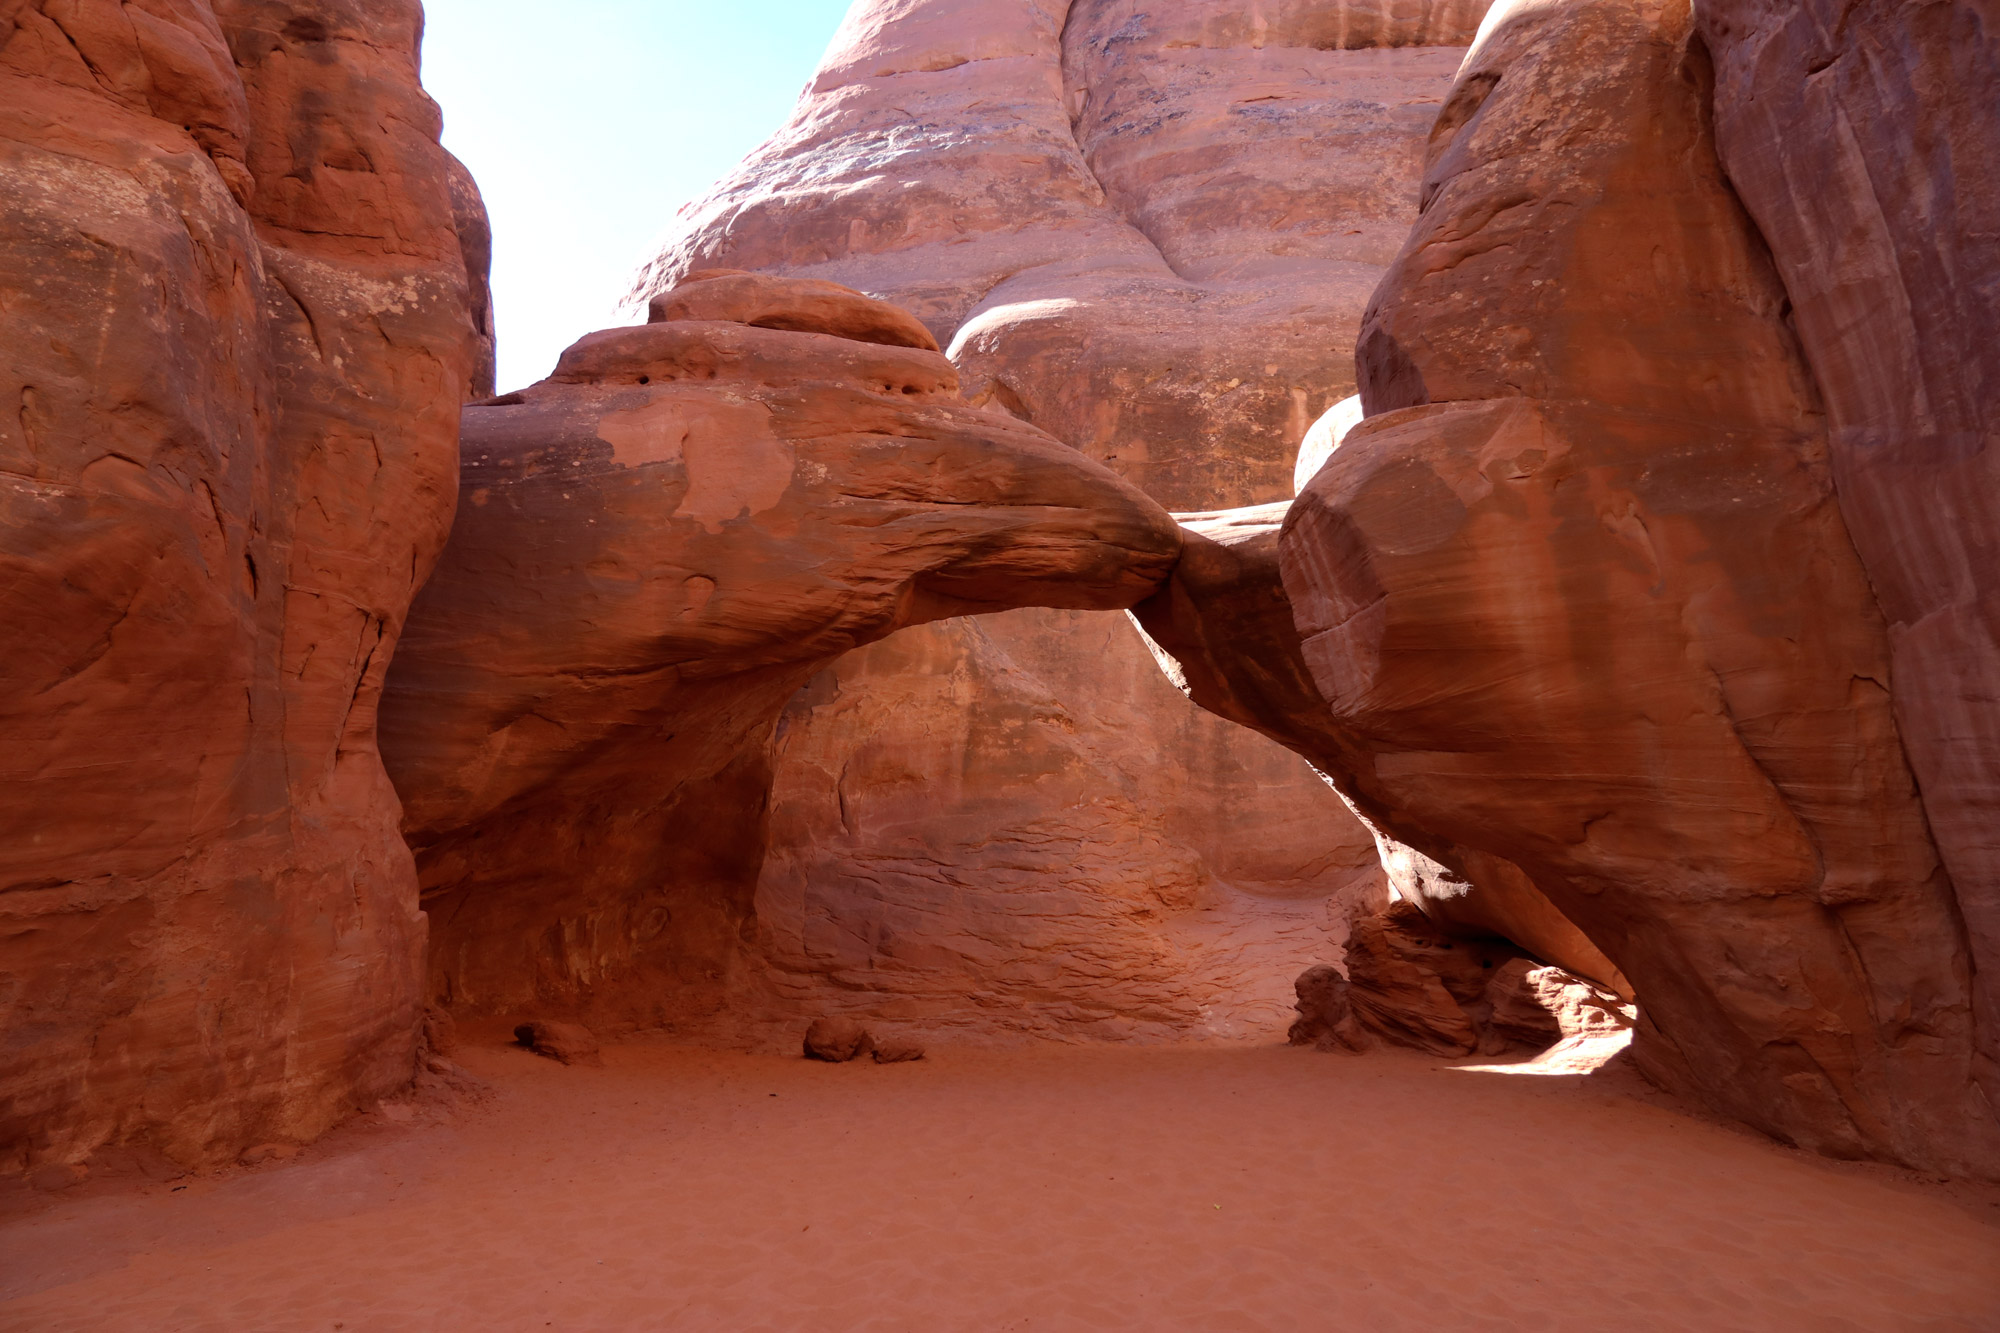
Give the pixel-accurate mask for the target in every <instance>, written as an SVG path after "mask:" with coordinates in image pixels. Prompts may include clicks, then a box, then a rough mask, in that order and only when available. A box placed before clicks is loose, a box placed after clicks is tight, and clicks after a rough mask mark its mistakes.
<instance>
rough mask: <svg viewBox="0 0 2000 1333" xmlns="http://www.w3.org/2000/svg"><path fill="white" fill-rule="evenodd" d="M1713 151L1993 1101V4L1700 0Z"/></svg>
mask: <svg viewBox="0 0 2000 1333" xmlns="http://www.w3.org/2000/svg"><path fill="white" fill-rule="evenodd" d="M1700 20H1701V29H1702V33H1703V35H1704V36H1705V37H1706V38H1707V40H1708V45H1709V48H1710V49H1711V50H1712V51H1713V52H1714V53H1715V60H1716V65H1717V80H1716V92H1715V102H1716V112H1715V114H1716V138H1717V141H1718V144H1719V146H1720V148H1721V152H1722V162H1723V165H1724V167H1725V168H1727V170H1728V172H1729V179H1730V184H1731V185H1732V186H1734V187H1735V190H1736V192H1737V194H1738V195H1739V196H1740V197H1741V198H1742V200H1743V202H1744V204H1745V206H1746V207H1747V208H1748V209H1749V212H1750V215H1751V217H1752V218H1754V219H1755V221H1756V223H1757V227H1758V230H1759V231H1760V232H1761V233H1762V235H1763V237H1764V240H1765V241H1766V242H1767V243H1768V244H1769V246H1770V247H1771V253H1772V257H1773V258H1774V259H1775V260H1776V262H1777V266H1778V272H1779V274H1780V276H1781V277H1782V278H1783V279H1784V283H1785V292H1786V295H1787V296H1788V297H1789V298H1790V299H1791V302H1792V320H1793V323H1794V324H1795V325H1796V327H1797V329H1798V334H1799V340H1800V342H1801V344H1802V345H1803V347H1804V351H1805V357H1806V362H1807V364H1808V365H1810V366H1811V368H1812V371H1813V375H1814V378H1815V380H1816V381H1817V382H1818V384H1819V387H1820V392H1821V395H1822V397H1823V398H1824V400H1825V404H1826V412H1827V418H1828V422H1829V425H1830V428H1831V430H1830V445H1831V456H1832V464H1833V475H1834V479H1835V481H1836V483H1837V485H1838V489H1839V495H1840V508H1841V512H1842V514H1844V515H1845V516H1846V519H1847V527H1848V531H1849V532H1850V533H1851V534H1852V536H1853V538H1854V544H1855V548H1856V550H1858V551H1859V552H1860V555H1861V563H1862V565H1863V566H1864V567H1865V568H1866V569H1867V571H1868V580H1869V584H1870V586H1871V587H1872V588H1873V589H1874V592H1875V596H1876V599H1877V600H1878V601H1879V602H1880V604H1881V607H1882V613H1883V615H1884V617H1885V618H1886V619H1887V621H1888V624H1889V650H1890V666H1891V668H1892V675H1891V676H1890V678H1889V680H1890V687H1891V692H1892V694H1893V696H1894V699H1895V707H1896V720H1897V723H1898V724H1899V727H1900V729H1901V732H1902V738H1903V746H1904V748H1905V750H1906V751H1907V752H1908V754H1909V757H1910V763H1911V766H1912V767H1913V768H1914V769H1915V771H1916V776H1917V781H1918V784H1919V786H1920V788H1921V790H1922V792H1923V801H1924V811H1925V813H1926V815H1927V816H1928V818H1929V823H1930V827H1931V832H1932V834H1933V835H1934V836H1935V837H1936V839H1937V845H1938V851H1939V852H1940V854H1941V855H1942V856H1943V858H1944V864H1945V869H1946V870H1947V871H1949V872H1950V875H1951V879H1952V884H1953V886H1954V888H1955V890H1956V893H1957V899H1958V907H1959V911H1960V912H1961V913H1962V914H1963V916H1964V918H1965V924H1966V928H1967V931H1968V934H1969V936H1970V941H1971V949H1972V957H1973V961H1974V963H1975V977H1974V982H1975V986H1976V988H1977V995H1978V999H1979V1002H1980V1014H1979V1018H1980V1048H1981V1051H1982V1056H1983V1058H1982V1061H1981V1077H1982V1079H1983V1080H1984V1082H1985V1086H1986V1098H1987V1101H1988V1104H1989V1105H1992V1106H2000V690H1996V688H1995V682H1996V681H2000V245H1996V244H1995V240H1994V238H1995V237H1996V236H2000V114H1996V112H1995V109H1994V107H1995V100H1996V98H2000V10H1996V8H1995V7H1994V5H1993V4H1991V3H1990V0H1955V2H1954V3H1948V4H1925V5H1909V4H1896V3H1893V0H1804V2H1803V3H1797V2H1795V0H1785V2H1784V3H1777V2H1776V0H1727V2H1726V3H1713V4H1704V5H1703V6H1701V9H1700Z"/></svg>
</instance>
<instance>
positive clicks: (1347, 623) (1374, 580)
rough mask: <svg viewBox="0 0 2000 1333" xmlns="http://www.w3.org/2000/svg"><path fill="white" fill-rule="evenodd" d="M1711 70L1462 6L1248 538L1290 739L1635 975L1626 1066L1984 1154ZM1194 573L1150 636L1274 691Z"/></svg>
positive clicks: (1922, 884)
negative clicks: (1261, 576)
mask: <svg viewBox="0 0 2000 1333" xmlns="http://www.w3.org/2000/svg"><path fill="white" fill-rule="evenodd" d="M1777 81H1778V83H1779V84H1780V85H1781V86H1783V84H1784V80H1783V78H1782V76H1779V77H1778V80H1777ZM1714 87H1715V84H1714V68H1713V66H1712V64H1711V61H1710V57H1709V53H1708V51H1707V49H1706V46H1705V44H1704V43H1703V41H1702V40H1701V38H1700V36H1699V34H1698V33H1697V31H1696V28H1695V23H1694V18H1693V16H1692V14H1691V13H1690V10H1689V6H1688V5H1687V4H1686V3H1685V0H1571V2H1570V3H1538V2H1536V0H1509V2H1507V3H1503V4H1501V5H1498V6H1496V7H1495V8H1494V10H1493V11H1492V13H1491V14H1489V16H1488V18H1487V20H1486V25H1485V27H1484V28H1483V30H1482V33H1481V36H1480V39H1479V41H1478V43H1477V44H1476V45H1475V47H1474V48H1473V51H1472V53H1471V54H1470V56H1469V57H1468V59H1467V61H1466V64H1465V67H1464V69H1463V70H1462V71H1461V73H1460V76H1459V79H1458V81H1457V84H1456V85H1455V87H1454V90H1453V93H1452V95H1451V98H1450V100H1449V101H1448V102H1447V103H1446V106H1445V109H1444V111H1443V112H1442V114H1441V115H1440V117H1439V121H1438V127H1437V129H1436V131H1435V132H1434V134H1433V138H1432V142H1431V147H1430V155H1429V165H1428V168H1427V171H1426V177H1425V185H1424V194H1423V215H1422V218H1421V220H1420V221H1419V223H1418V225H1417V227H1416V229H1415V231H1414V232H1413V233H1412V235H1411V237H1410V239H1409V241H1408V242H1407V244H1406V245H1405V247H1404V249H1403V252H1402V253H1401V255H1400V256H1399V257H1398V260H1397V262H1396V264H1395V265H1394V266H1392V268H1391V270H1390V272H1389V274H1388V276H1387V277H1386V278H1385V280H1384V282H1383V284H1382V287H1381V288H1380V290H1379V291H1378V293H1377V296H1376V298H1375V301H1374V303H1373V304H1372V306H1371V309H1370V311H1369V314H1368V317H1367V320H1366V322H1365V323H1364V326H1363V332H1362V337H1361V342H1360V350H1359V365H1360V370H1361V392H1362V397H1363V400H1364V402H1365V404H1366V406H1367V409H1368V413H1369V415H1368V417H1367V419H1366V420H1365V421H1363V422H1362V423H1361V424H1360V425H1359V426H1357V427H1355V428H1354V429H1353V430H1352V431H1350V432H1349V433H1348V434H1347V435H1346V436H1345V438H1344V440H1343V441H1342V442H1341V444H1340V445H1339V447H1338V448H1337V449H1335V450H1334V451H1333V452H1332V454H1331V456H1330V458H1329V460H1328V461H1327V463H1326V464H1325V465H1324V466H1323V467H1322V468H1321V469H1320V470H1319V471H1318V473H1317V474H1316V475H1315V476H1314V478H1313V479H1312V481H1311V482H1310V483H1309V484H1308V486H1307V487H1306V489H1305V491H1304V492H1303V493H1302V494H1301V496H1300V497H1299V499H1298V500H1297V502H1296V503H1295V504H1294V505H1293V506H1292V507H1291V509H1290V510H1289V512H1288V513H1287V515H1286V517H1285V520H1284V526H1283V529H1282V532H1281V534H1280V536H1279V539H1278V548H1279V549H1278V553H1279V561H1280V566H1281V572H1282V576H1283V583H1284V588H1285V593H1286V595H1287V597H1288V599H1289V601H1290V603H1291V607H1292V613H1293V618H1294V621H1295V624H1296V628H1297V630H1298V631H1299V634H1300V636H1301V649H1302V655H1303V659H1304V662H1305V665H1306V668H1307V670H1308V671H1309V672H1310V675H1311V678H1312V683H1313V685H1314V686H1315V687H1316V690H1317V693H1318V694H1319V695H1320V697H1321V698H1322V699H1323V700H1324V701H1325V707H1324V710H1323V711H1320V712H1318V713H1315V714H1311V715H1309V716H1308V717H1307V718H1306V719H1305V723H1304V725H1302V726H1300V727H1298V728H1295V730H1294V737H1295V742H1296V743H1299V744H1300V746H1301V748H1302V749H1305V750H1306V751H1307V752H1308V753H1311V754H1313V755H1314V757H1315V758H1317V759H1320V760H1321V761H1322V762H1323V763H1324V764H1325V765H1326V767H1327V768H1328V770H1329V771H1330V772H1332V773H1333V774H1334V775H1335V777H1336V780H1337V781H1339V782H1341V783H1342V785H1343V786H1344V787H1345V788H1346V789H1347V790H1349V792H1350V793H1351V794H1352V795H1353V797H1354V798H1355V800H1356V803H1357V805H1359V806H1360V807H1361V808H1362V809H1363V810H1364V811H1366V812H1368V813H1369V814H1370V815H1371V817H1375V818H1377V819H1378V820H1379V821H1380V822H1381V823H1382V824H1383V825H1384V826H1386V827H1388V828H1389V829H1390V830H1391V831H1392V832H1394V833H1395V834H1396V835H1397V836H1398V837H1401V838H1404V839H1406V840H1407V841H1408V842H1409V843H1410V844H1411V845H1413V846H1416V847H1419V848H1426V849H1428V850H1432V851H1435V852H1436V853H1437V854H1438V855H1439V856H1440V858H1441V859H1442V860H1444V861H1446V862H1448V863H1449V862H1451V861H1454V860H1456V861H1458V862H1459V863H1460V864H1458V866H1457V867H1456V868H1457V869H1459V870H1460V871H1465V872H1468V877H1469V878H1470V879H1471V880H1472V881H1473V882H1474V883H1475V884H1479V883H1480V882H1481V880H1482V878H1483V876H1482V873H1481V870H1480V868H1479V867H1478V866H1477V865H1474V864H1472V863H1470V862H1469V861H1468V860H1467V859H1466V858H1467V854H1468V853H1470V854H1476V855H1478V856H1482V857H1498V858H1501V859H1503V860H1504V861H1505V862H1506V863H1507V864H1509V865H1511V866H1513V867H1515V868H1517V869H1518V870H1519V871H1520V872H1522V873H1523V874H1524V875H1525V876H1526V877H1527V879H1528V880H1529V881H1530V884H1531V887H1532V888H1533V889H1535V890H1537V891H1538V892H1539V893H1540V894H1542V895H1545V896H1546V898H1547V899H1548V900H1549V901H1550V902H1552V903H1553V904H1554V906H1555V907H1556V908H1557V909H1559V910H1560V912H1561V913H1562V914H1563V915H1564V916H1565V917H1566V918H1567V919H1568V920H1569V921H1570V922H1573V923H1574V924H1575V925H1576V926H1577V927H1579V928H1581V930H1582V931H1583V932H1584V933H1585V934H1586V935H1587V936H1588V938H1589V941H1590V943H1592V944H1594V945H1595V946H1597V947H1598V948H1600V949H1601V950H1602V951H1603V953H1604V954H1605V955H1606V956H1608V958H1609V960H1610V961H1611V962H1612V963H1613V964H1615V965H1616V966H1617V967H1618V968H1619V969H1621V970H1622V972H1623V973H1624V974H1625V976H1626V977H1629V979H1630V982H1631V984H1632V986H1633V987H1634V988H1635V990H1636V992H1637V995H1638V999H1639V1004H1640V1008H1641V1013H1642V1021H1641V1025H1640V1029H1639V1032H1638V1036H1637V1041H1636V1043H1635V1047H1634V1049H1635V1053H1636V1054H1637V1055H1638V1057H1639V1058H1640V1059H1641V1060H1642V1062H1643V1063H1644V1065H1645V1066H1646V1067H1647V1069H1648V1071H1649V1072H1650V1073H1651V1074H1652V1075H1653V1076H1654V1077H1655V1078H1657V1079H1659V1080H1660V1081H1662V1082H1665V1083H1668V1084H1670V1085H1673V1086H1678V1087H1681V1088H1684V1089H1686V1090H1687V1091H1689V1092H1691V1093H1692V1094H1694V1095H1696V1096H1699V1097H1701V1098H1703V1099H1705V1100H1706V1101H1708V1102H1709V1103H1710V1104H1711V1105H1713V1106H1716V1107H1718V1108H1719V1109H1722V1110H1724V1111H1726V1112H1728V1113H1729V1114H1732V1115H1734V1116H1737V1117H1739V1118H1741V1119H1743V1120H1745V1121H1748V1122H1749V1123H1751V1124H1754V1125H1757V1126H1759V1127H1761V1128H1763V1129H1765V1130H1767V1131H1769V1132H1771V1133H1773V1134H1775V1135H1777V1136H1779V1137H1782V1138H1785V1139H1788V1140H1790V1141H1792V1142H1795V1143H1799V1144H1802V1145H1806V1146H1810V1147H1813V1148H1815V1149H1818V1150H1820V1151H1824V1152H1829V1153H1833V1154H1836V1155H1844V1156H1863V1155H1866V1156H1879V1157H1886V1158H1889V1159H1892V1160H1897V1161H1902V1162H1906V1163H1909V1164H1912V1165H1917V1166H1921V1167H1924V1168H1927V1169H1933V1170H1944V1171H1949V1172H1954V1173H1973V1174H1993V1173H1995V1172H1996V1171H2000V1126H1996V1124H1995V1121H1994V1118H1993V1114H1992V1107H1991V1104H1990V1103H1989V1102H1987V1101H1986V1100H1985V1099H1984V1097H1983V1096H1982V1095H1981V1094H1980V1091H1979V1089H1978V1088H1977V1087H1976V1085H1975V1082H1974V1074H1975V1060H1974V1025H1973V1014H1972V990H1971V986H1972V979H1973V970H1972V955H1971V953H1970V950H1969V948H1968V942H1967V937H1966V931H1965V928H1964V925H1963V922H1962V919H1961V916H1960V914H1959V911H1958V908H1957V905H1956V903H1955V901H1954V896H1953V891H1952V881H1951V879H1950V877H1949V876H1948V874H1947V871H1946V867H1945V865H1944V863H1943V862H1942V860H1941V859H1940V856H1939V849H1938V845H1937V844H1936V843H1935V842H1934V841H1933V838H1932V835H1931V831H1930V824H1929V822H1928V821H1927V819H1926V812H1925V808H1924V805H1923V802H1922V800H1920V797H1919V791H1918V782H1917V779H1916V776H1915V775H1914V774H1913V772H1912V770H1911V767H1910V764H1909V762H1908V761H1907V760H1906V757H1905V748H1904V742H1903V738H1902V735H1901V734H1900V732H1899V729H1898V724H1897V718H1898V715H1899V713H1902V712H1907V711H1908V710H1907V709H1899V708H1897V707H1894V706H1892V697H1891V689H1890V681H1891V680H1892V676H1891V671H1890V667H1891V662H1890V637H1889V630H1888V625H1887V623H1885V617H1884V615H1883V613H1882V610H1881V608H1880V606H1879V605H1878V602H1877V597H1876V593H1875V590H1874V589H1873V588H1872V587H1871V583H1870V578H1869V574H1868V571H1867V569H1866V568H1865V567H1864V564H1863V561H1862V559H1861V558H1860V557H1859V556H1858V555H1857V552H1856V544H1855V542H1854V540H1853V538H1852V537H1851V536H1850V531H1849V525H1848V523H1847V522H1846V521H1845V518H1844V516H1843V506H1842V504H1841V503H1840V502H1839V501H1838V500H1837V499H1836V482H1837V477H1838V475H1839V474H1838V472H1837V470H1836V468H1835V467H1834V466H1833V465H1832V462H1831V458H1830V453H1831V450H1830V442H1829V413H1828V411H1827V408H1826V405H1825V400H1824V399H1823V398H1822V396H1821V394H1820V391H1819V388H1818V386H1817V383H1816V380H1815V376H1814V374H1813V373H1812V369H1811V367H1810V366H1809V363H1808V357H1807V352H1806V348H1805V347H1804V346H1803V345H1802V342H1801V338H1800V336H1799V334H1796V333H1795V332H1794V329H1793V324H1792V321H1791V319H1790V317H1789V316H1790V315H1791V312H1792V302H1791V301H1790V299H1789V297H1788V291H1787V288H1786V286H1785V283H1784V281H1783V277H1782V271H1781V269H1780V267H1779V266H1778V265H1777V264H1775V263H1774V262H1773V258H1772V252H1771V251H1770V250H1769V249H1768V248H1767V247H1766V245H1765V243H1764V241H1763V238H1762V236H1761V235H1760V233H1759V232H1758V230H1757V228H1756V226H1755V225H1754V223H1753V221H1752V219H1751V218H1750V216H1749V215H1748V214H1747V213H1745V211H1744V209H1743V207H1742V205H1741V204H1740V203H1739V201H1738V199H1737V196H1736V194H1735V192H1734V191H1733V189H1732V188H1731V185H1730V182H1729V180H1728V179H1727V178H1726V177H1725V176H1724V173H1723V162H1722V160H1721V159H1720V158H1719V157H1718V153H1717V141H1716V138H1715V122H1714V119H1713V111H1714V107H1715V101H1714ZM1780 100H1782V99H1780ZM1803 331H1804V325H1803V324H1802V325H1801V332H1803ZM1942 354H1943V355H1945V356H1947V357H1948V356H1949V355H1951V349H1950V347H1949V346H1947V347H1945V348H1944V349H1943V351H1942ZM1199 574H1200V569H1199V568H1198V567H1191V568H1190V569H1189V570H1187V571H1184V573H1183V574H1181V575H1177V584H1178V585H1180V587H1181V591H1182V594H1183V595H1182V596H1181V597H1180V598H1179V599H1178V605H1177V606H1170V607H1166V608H1164V609H1162V608H1155V610H1154V612H1152V613H1149V616H1148V619H1149V623H1150V622H1152V621H1156V620H1157V621H1161V623H1162V624H1163V630H1162V634H1163V637H1164V638H1172V637H1173V636H1174V635H1176V634H1178V636H1179V637H1180V638H1181V639H1183V640H1186V641H1187V642H1188V643H1189V644H1191V645H1192V648H1191V650H1190V652H1189V660H1190V662H1191V663H1192V666H1191V667H1189V668H1187V669H1185V670H1184V674H1186V675H1187V676H1188V677H1189V678H1190V681H1191V685H1192V683H1193V682H1194V681H1195V680H1197V679H1198V678H1202V677H1204V675H1206V676H1208V677H1213V678H1214V679H1212V680H1211V681H1210V683H1209V685H1208V688H1210V689H1211V690H1212V691H1215V692H1217V693H1218V697H1221V698H1224V699H1225V700H1226V701H1230V702H1232V703H1233V704H1236V705H1239V706H1243V707H1246V708H1248V707H1250V706H1253V705H1255V704H1256V702H1257V701H1258V699H1260V698H1267V699H1268V698H1280V697H1282V695H1283V684H1284V682H1283V681H1282V680H1280V681H1277V682H1276V684H1272V683H1270V682H1259V681H1258V680H1256V679H1255V678H1254V677H1252V676H1248V675H1246V674H1245V673H1244V671H1243V670H1242V669H1241V668H1233V667H1227V664H1226V662H1225V668H1226V669H1224V670H1222V671H1216V670H1214V669H1213V665H1214V659H1215V658H1216V657H1217V655H1218V654H1219V655H1220V656H1221V658H1223V659H1226V658H1227V656H1228V652H1227V647H1226V644H1227V639H1228V637H1229V635H1228V631H1229V628H1230V626H1231V625H1232V624H1233V623H1235V621H1236V620H1240V619H1242V618H1243V617H1242V609H1241V607H1240V606H1232V605H1229V604H1227V603H1218V604H1217V607H1216V609H1215V611H1214V612H1212V613H1210V614H1207V615H1204V614H1203V613H1202V595H1201V592H1200V588H1201V586H1202V583H1203V580H1204V578H1205V579H1206V581H1207V582H1208V583H1209V584H1210V585H1211V586H1214V587H1221V586H1223V582H1222V581H1221V580H1220V579H1218V578H1215V577H1209V576H1202V577H1196V575H1199ZM1162 610H1164V612H1165V613H1166V614H1165V615H1164V619H1163V618H1162V615H1161V614H1160V612H1161V611H1162ZM1263 623H1264V622H1261V621H1259V622H1255V623H1254V624H1253V625H1252V627H1251V629H1250V631H1249V633H1248V637H1249V638H1250V640H1251V641H1252V642H1259V643H1261V641H1260V640H1258V639H1257V638H1256V636H1257V635H1258V634H1259V633H1262V631H1261V630H1259V629H1257V628H1256V625H1258V624H1263ZM1217 645H1222V646H1221V647H1218V646H1217ZM1204 652H1205V653H1206V654H1207V655H1208V657H1207V659H1206V660H1205V659H1204V657H1203V653H1204ZM1251 656H1253V657H1254V658H1256V659H1258V660H1259V661H1266V660H1273V661H1274V660H1276V659H1275V658H1272V657H1271V655H1270V654H1269V653H1267V652H1265V651H1264V650H1263V649H1262V648H1261V647H1259V648H1258V649H1257V650H1256V651H1254V652H1253V653H1252V654H1251ZM1894 679H1896V680H1897V681H1898V682H1899V683H1898V688H1907V682H1904V681H1903V678H1902V677H1900V676H1898V677H1894ZM1266 720H1267V721H1268V720H1269V717H1267V719H1266ZM1280 721H1282V719H1280ZM1481 887H1482V888H1483V887H1484V885H1481Z"/></svg>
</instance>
